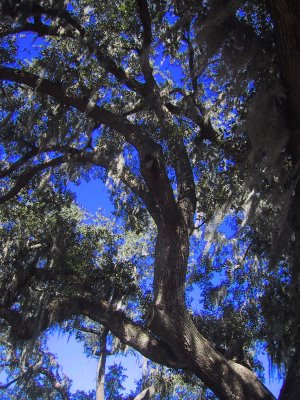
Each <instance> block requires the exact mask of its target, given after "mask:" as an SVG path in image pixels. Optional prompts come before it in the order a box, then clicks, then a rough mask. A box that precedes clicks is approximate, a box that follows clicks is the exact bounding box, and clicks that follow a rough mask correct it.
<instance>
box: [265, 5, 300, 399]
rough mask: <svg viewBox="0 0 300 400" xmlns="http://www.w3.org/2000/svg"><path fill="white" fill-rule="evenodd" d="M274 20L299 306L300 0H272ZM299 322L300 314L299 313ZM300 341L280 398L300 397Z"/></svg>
mask: <svg viewBox="0 0 300 400" xmlns="http://www.w3.org/2000/svg"><path fill="white" fill-rule="evenodd" d="M267 4H268V6H269V10H270V13H271V15H272V18H273V21H274V31H275V42H276V49H277V55H278V60H279V67H280V72H281V78H282V81H283V84H284V86H285V88H286V92H287V102H286V124H287V127H288V129H289V141H288V151H289V153H290V155H291V157H292V161H293V165H294V168H295V177H294V179H295V182H297V184H296V187H295V191H294V196H293V198H292V201H291V205H290V209H289V215H288V218H289V221H288V222H289V223H290V226H291V228H292V229H293V231H294V232H295V254H294V261H293V265H292V270H291V276H292V284H291V288H290V293H291V306H292V307H297V303H298V304H299V293H300V250H299V249H300V208H299V207H300V179H299V163H300V24H299V21H300V1H299V0H268V1H267ZM293 303H294V304H293ZM298 314H299V313H298ZM298 319H299V321H298V326H299V324H300V318H299V317H298ZM299 371H300V343H299V334H298V339H297V336H296V343H295V352H294V355H293V357H292V359H291V361H290V366H289V368H288V372H287V376H286V379H285V382H284V385H283V387H282V389H281V392H280V396H279V399H280V400H290V399H291V400H292V399H300V379H299V378H300V372H299Z"/></svg>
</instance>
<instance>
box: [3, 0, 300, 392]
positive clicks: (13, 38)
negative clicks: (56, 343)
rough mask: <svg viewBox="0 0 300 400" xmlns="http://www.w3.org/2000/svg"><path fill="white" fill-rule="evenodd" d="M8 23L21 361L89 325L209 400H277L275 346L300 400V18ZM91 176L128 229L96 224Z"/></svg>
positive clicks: (7, 112)
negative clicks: (76, 191)
mask: <svg viewBox="0 0 300 400" xmlns="http://www.w3.org/2000/svg"><path fill="white" fill-rule="evenodd" d="M0 7H1V8H0V10H1V24H0V46H1V47H0V61H1V66H0V80H1V111H0V113H1V125H0V135H1V147H0V151H1V155H2V160H1V170H0V177H1V179H2V182H1V192H0V194H1V196H0V203H1V205H2V208H1V226H0V237H1V242H0V243H1V276H0V284H1V293H4V292H5V295H4V296H3V298H1V305H0V317H1V319H2V322H1V323H3V325H4V326H5V329H9V330H10V333H9V337H10V338H11V339H10V340H11V343H19V342H22V341H27V340H33V339H38V337H39V335H40V334H41V333H42V332H43V331H45V330H46V329H47V328H48V327H49V326H52V325H53V324H55V323H63V322H65V321H68V320H70V319H71V318H74V317H75V316H79V317H82V316H84V317H88V318H89V319H91V320H92V321H95V322H97V323H99V324H101V325H103V327H104V328H105V329H107V330H108V331H110V332H111V333H112V334H113V335H114V336H115V337H117V338H119V340H120V341H121V342H122V343H124V344H126V345H128V346H131V347H132V348H134V349H135V350H136V351H138V352H139V353H141V354H142V355H143V356H145V357H146V358H148V359H150V360H152V361H153V362H155V363H158V364H160V365H164V366H166V367H170V368H173V369H174V370H178V371H180V373H181V374H182V376H184V374H186V373H188V374H194V375H195V376H196V377H197V378H198V379H200V380H201V382H202V383H203V384H204V385H205V386H206V387H207V388H209V390H210V391H211V392H213V395H210V394H207V395H205V396H206V397H207V398H209V396H210V397H211V396H217V397H218V398H220V399H224V400H232V399H240V400H243V399H247V400H258V399H260V400H262V399H264V400H267V399H273V398H274V397H273V395H272V394H271V393H270V392H269V390H268V389H267V388H266V387H265V386H264V385H263V383H262V380H261V365H260V364H259V362H258V360H257V348H258V347H259V345H260V346H261V347H263V348H264V349H265V350H266V351H267V352H268V354H269V356H270V358H271V360H272V363H273V365H275V366H276V367H277V368H279V370H281V371H282V372H283V376H284V379H285V380H284V384H283V387H282V390H281V393H280V397H279V398H280V400H285V399H296V398H300V380H299V379H298V374H299V368H300V345H299V343H300V342H299V333H300V332H299V322H300V315H299V310H300V305H299V298H300V297H299V285H300V261H299V260H300V250H299V249H300V212H299V206H298V205H299V201H300V183H299V161H300V142H299V141H300V132H299V129H300V128H299V127H300V121H299V119H300V98H299V96H300V94H299V93H300V73H299V65H300V60H299V58H300V53H299V40H300V25H299V23H298V21H299V17H300V3H299V2H298V1H297V0H290V1H288V0H281V1H279V0H268V1H263V0H254V1H251V2H250V1H242V0H236V1H221V0H205V1H198V0H197V1H196V0H184V1H182V0H181V1H168V0H151V1H150V0H149V1H147V0H117V1H115V2H112V3H108V2H104V1H103V2H99V1H97V0H69V1H55V0H31V1H25V0H17V1H10V0H3V1H2V2H1V6H0ZM29 48H30V49H29ZM28 49H29V50H28ZM90 178H94V179H98V180H102V182H105V184H106V185H107V187H108V190H109V191H110V194H111V199H112V201H113V203H114V206H115V210H114V213H115V217H116V218H117V220H116V223H117V226H116V225H114V224H113V223H112V222H111V221H109V220H108V219H105V218H103V217H98V219H97V221H93V223H89V222H85V221H84V216H83V214H82V212H81V211H80V209H79V208H78V206H77V205H76V204H75V201H74V195H72V194H71V193H70V191H69V189H68V185H69V183H70V182H73V183H76V184H80V182H81V181H82V180H83V179H85V180H88V179H90ZM226 224H227V227H226V228H225V225H226ZM153 236H155V238H153ZM128 240H129V242H128ZM130 240H131V244H130V245H129V247H127V248H126V244H124V242H125V243H130ZM134 247H135V249H134ZM152 247H154V249H152ZM122 251H123V253H122ZM195 292H196V294H197V297H198V299H199V302H198V304H197V305H196V306H195V303H194V302H193V299H192V297H193V295H194V293H195ZM124 296H126V298H127V299H128V301H127V302H126V308H125V307H120V299H122V298H124ZM133 309H134V312H133ZM202 387H203V386H202V385H199V392H200V390H202ZM154 396H155V395H154Z"/></svg>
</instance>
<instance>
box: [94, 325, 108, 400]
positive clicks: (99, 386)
mask: <svg viewBox="0 0 300 400" xmlns="http://www.w3.org/2000/svg"><path fill="white" fill-rule="evenodd" d="M108 332H109V331H108V329H104V331H103V333H102V335H101V338H100V356H99V361H98V367H97V382H96V400H105V397H104V383H105V364H106V357H107V349H106V342H107V336H108Z"/></svg>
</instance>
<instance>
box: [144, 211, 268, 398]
mask: <svg viewBox="0 0 300 400" xmlns="http://www.w3.org/2000/svg"><path fill="white" fill-rule="evenodd" d="M155 255H156V260H155V261H156V263H155V278H154V293H155V304H154V306H153V311H152V313H151V320H150V321H148V326H149V328H150V329H151V330H152V331H153V332H154V333H156V334H157V335H158V336H159V337H160V338H161V339H162V340H163V341H164V342H165V343H167V345H168V347H169V348H170V349H172V351H173V353H174V354H173V356H174V359H175V360H178V361H179V362H182V363H185V364H186V365H187V368H188V369H190V370H192V371H193V372H194V373H195V374H196V375H197V376H198V377H199V378H200V379H201V380H202V381H203V383H204V384H205V385H206V386H207V387H209V388H210V389H211V390H212V391H213V392H214V393H215V394H216V395H217V396H218V397H219V398H220V399H222V400H274V396H273V395H272V394H271V393H270V392H269V390H268V389H267V388H266V387H265V386H264V385H263V384H262V383H261V382H259V380H258V379H257V378H256V376H255V374H254V373H253V372H251V371H250V370H248V369H247V368H246V367H243V366H242V365H239V364H237V363H235V362H233V361H230V360H228V359H226V357H224V356H223V355H221V354H220V353H219V352H218V351H216V350H215V349H214V348H213V346H212V345H211V344H210V343H209V342H208V341H207V340H206V339H205V338H204V337H203V336H202V335H201V334H200V332H199V331H198V329H197V328H196V326H195V324H194V323H193V321H192V319H191V316H190V314H189V312H188V311H187V309H186V306H185V299H184V288H185V286H184V282H185V279H186V266H187V263H188V256H189V234H188V229H187V227H186V224H185V222H184V221H183V218H182V216H181V215H180V212H178V216H177V218H175V220H173V221H171V220H169V221H168V222H166V221H164V223H163V224H161V225H159V226H158V237H157V242H156V253H155ZM170 356H171V355H170Z"/></svg>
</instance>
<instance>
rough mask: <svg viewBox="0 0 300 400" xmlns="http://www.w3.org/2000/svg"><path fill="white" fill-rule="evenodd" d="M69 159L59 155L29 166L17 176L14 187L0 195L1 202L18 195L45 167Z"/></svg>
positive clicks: (53, 165)
mask: <svg viewBox="0 0 300 400" xmlns="http://www.w3.org/2000/svg"><path fill="white" fill-rule="evenodd" d="M67 159H68V156H61V157H57V158H54V159H52V160H50V161H46V162H44V163H41V164H38V165H35V166H34V167H31V168H28V169H27V170H25V172H23V173H22V174H20V175H19V176H18V177H17V179H16V181H15V183H14V185H13V186H12V188H11V189H10V190H9V191H8V192H7V193H5V194H4V195H2V196H0V204H2V203H4V202H6V201H7V200H10V199H12V198H13V197H14V196H16V195H17V194H18V193H19V192H20V191H21V190H22V189H23V188H24V187H25V186H26V185H27V184H28V182H29V181H30V180H31V179H32V178H33V177H34V176H35V175H37V174H38V173H39V172H41V171H43V170H44V169H47V168H50V167H55V166H57V165H60V164H61V163H63V162H64V161H66V160H67Z"/></svg>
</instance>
